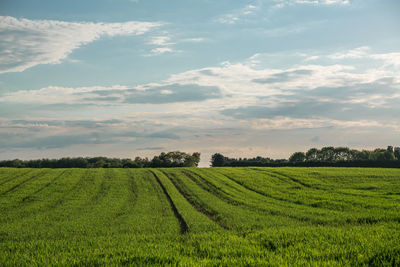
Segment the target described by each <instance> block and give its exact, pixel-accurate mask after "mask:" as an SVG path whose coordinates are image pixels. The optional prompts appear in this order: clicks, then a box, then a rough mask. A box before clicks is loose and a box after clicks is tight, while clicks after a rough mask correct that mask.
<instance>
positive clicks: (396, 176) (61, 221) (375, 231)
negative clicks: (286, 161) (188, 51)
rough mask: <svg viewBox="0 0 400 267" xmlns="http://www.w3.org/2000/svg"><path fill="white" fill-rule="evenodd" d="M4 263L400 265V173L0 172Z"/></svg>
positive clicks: (248, 170)
mask: <svg viewBox="0 0 400 267" xmlns="http://www.w3.org/2000/svg"><path fill="white" fill-rule="evenodd" d="M0 265H1V266H8V265H12V266H24V265H29V266H31V265H37V266H39V265H77V266H80V265H85V266H87V265H90V266H92V265H140V266H143V265H196V266H199V265H204V266H213V265H226V266H240V265H250V266H251V265H271V266H281V265H291V266H293V265H295V266H309V265H311V266H321V265H326V266H399V265H400V170H399V169H363V168H209V169H200V168H175V169H173V168H171V169H11V168H0Z"/></svg>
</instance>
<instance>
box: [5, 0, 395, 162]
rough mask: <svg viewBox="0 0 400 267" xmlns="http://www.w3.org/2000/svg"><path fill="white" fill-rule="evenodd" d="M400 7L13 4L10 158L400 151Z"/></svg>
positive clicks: (8, 21)
mask: <svg viewBox="0 0 400 267" xmlns="http://www.w3.org/2000/svg"><path fill="white" fill-rule="evenodd" d="M399 12H400V2H399V1H397V0H383V1H382V0H362V1H361V0H258V1H224V0H222V1H210V0H196V1H195V0H191V1H188V0H185V1H183V0H182V1H159V0H158V1H155V0H146V1H144V0H137V1H133V0H114V1H112V0H101V1H99V0H96V1H75V0H73V1H54V0H52V1H43V0H40V1H39V0H38V1H30V0H26V1H21V0H12V1H11V0H10V1H8V0H4V1H1V2H0V159H9V158H41V157H62V156H94V155H106V156H115V157H135V156H150V157H151V156H152V155H155V154H157V153H159V152H161V151H171V150H182V151H187V152H194V151H199V152H201V153H202V155H203V157H202V163H201V165H202V166H207V165H208V161H209V157H210V155H211V154H213V153H215V152H221V153H223V154H225V155H227V156H233V157H244V156H246V157H248V156H257V155H261V156H269V157H273V158H282V157H288V156H289V155H290V154H291V153H292V152H294V151H305V150H307V149H308V148H310V147H321V146H327V145H332V146H350V147H354V148H360V149H361V148H365V149H370V148H374V147H386V146H387V145H400V140H399V138H398V136H399V133H400V116H398V114H399V112H400V105H399V104H400V75H399V73H400V49H399V47H400V17H399V15H398V14H399Z"/></svg>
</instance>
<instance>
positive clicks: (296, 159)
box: [289, 152, 306, 162]
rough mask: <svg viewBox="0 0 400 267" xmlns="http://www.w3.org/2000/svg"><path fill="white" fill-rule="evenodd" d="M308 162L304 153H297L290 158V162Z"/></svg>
mask: <svg viewBox="0 0 400 267" xmlns="http://www.w3.org/2000/svg"><path fill="white" fill-rule="evenodd" d="M305 160H306V154H304V153H303V152H295V153H293V155H291V156H290V158H289V162H304V161H305Z"/></svg>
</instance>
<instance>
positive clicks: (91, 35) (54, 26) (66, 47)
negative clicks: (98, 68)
mask: <svg viewBox="0 0 400 267" xmlns="http://www.w3.org/2000/svg"><path fill="white" fill-rule="evenodd" d="M161 25H162V23H158V22H138V21H128V22H123V23H92V22H65V21H56V20H29V19H17V18H14V17H8V16H0V34H1V36H2V41H1V44H0V73H6V72H21V71H24V70H26V69H28V68H31V67H33V66H36V65H39V64H57V63H60V62H61V60H64V59H66V58H67V57H68V55H69V54H70V53H71V52H72V51H73V50H74V49H77V48H79V47H80V46H82V45H85V44H88V43H91V42H93V41H95V40H97V39H99V38H101V37H103V36H117V35H141V34H144V33H146V32H148V31H150V30H151V29H153V28H155V27H159V26H161Z"/></svg>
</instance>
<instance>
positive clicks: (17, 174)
mask: <svg viewBox="0 0 400 267" xmlns="http://www.w3.org/2000/svg"><path fill="white" fill-rule="evenodd" d="M32 171H33V170H28V171H26V172H23V173H16V174H14V175H12V176H11V177H9V178H7V179H6V180H4V181H2V182H1V183H0V186H2V185H3V184H6V183H8V182H9V181H11V180H14V179H15V178H16V177H17V176H25V175H26V174H28V173H30V172H32Z"/></svg>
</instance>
